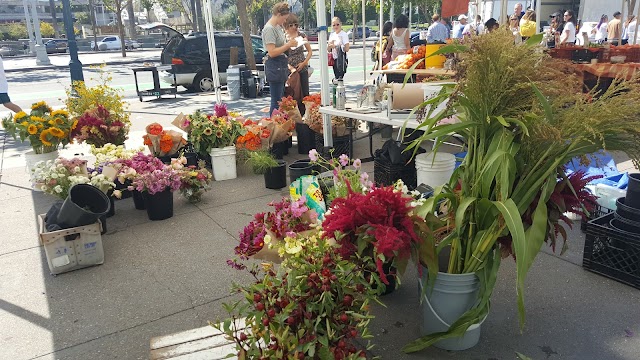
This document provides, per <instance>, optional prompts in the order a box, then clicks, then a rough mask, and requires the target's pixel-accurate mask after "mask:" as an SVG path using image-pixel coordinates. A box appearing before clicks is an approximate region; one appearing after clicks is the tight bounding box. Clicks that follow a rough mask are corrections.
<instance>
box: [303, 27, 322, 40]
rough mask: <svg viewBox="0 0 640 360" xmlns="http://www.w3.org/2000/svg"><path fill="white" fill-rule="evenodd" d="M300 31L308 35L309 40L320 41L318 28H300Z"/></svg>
mask: <svg viewBox="0 0 640 360" xmlns="http://www.w3.org/2000/svg"><path fill="white" fill-rule="evenodd" d="M300 31H302V32H303V33H304V34H305V35H307V40H309V41H311V42H316V41H318V30H315V29H309V30H305V29H300Z"/></svg>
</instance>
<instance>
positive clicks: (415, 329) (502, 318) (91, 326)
mask: <svg viewBox="0 0 640 360" xmlns="http://www.w3.org/2000/svg"><path fill="white" fill-rule="evenodd" d="M361 51H362V49H359V51H358V52H360V53H361ZM148 54H152V52H149V53H148ZM356 54H357V52H356V51H355V50H354V53H353V54H351V56H350V61H351V62H350V67H349V73H348V74H347V85H348V89H349V94H350V96H353V94H355V92H356V91H357V90H358V89H359V86H358V84H360V83H361V79H362V71H363V65H362V63H363V62H362V56H357V55H356ZM367 56H368V50H367ZM27 60H28V59H23V60H19V61H27ZM367 60H368V58H367ZM312 65H313V66H314V67H316V69H317V57H316V58H314V60H313V61H312ZM25 66H27V65H25ZM131 66H135V65H133V64H129V65H111V66H108V67H107V69H108V71H110V72H111V74H112V75H113V78H114V81H113V84H114V86H117V87H119V88H122V89H123V90H124V94H125V97H126V98H127V101H128V102H129V111H130V112H131V113H132V123H133V125H132V131H131V133H130V139H129V140H128V141H127V146H128V147H133V146H137V145H140V144H141V142H142V139H141V135H142V131H143V128H144V127H145V126H146V125H147V124H148V123H150V122H159V123H160V124H162V125H163V126H165V127H170V123H171V121H172V120H173V119H174V117H175V115H176V114H178V113H180V112H183V113H192V112H193V111H195V110H197V109H206V110H211V109H212V106H213V102H214V98H215V97H214V95H213V94H211V93H206V94H190V93H186V92H183V91H181V92H180V94H179V95H178V97H177V98H176V99H173V98H166V99H161V100H153V101H145V102H142V103H141V102H139V101H138V99H137V97H135V94H134V93H133V76H132V72H131ZM368 66H370V64H369V65H367V67H368ZM89 73H91V71H88V70H85V76H86V75H87V74H89ZM8 77H9V83H10V95H11V97H12V98H13V99H14V100H15V102H16V103H18V104H19V105H20V106H23V107H25V108H26V107H28V106H29V105H30V104H31V103H32V102H34V101H38V100H47V101H48V102H50V104H51V105H53V106H54V107H58V106H60V105H61V104H62V98H63V97H64V96H65V95H64V88H65V87H66V86H68V85H69V80H68V79H69V78H68V70H66V69H56V70H53V69H51V70H42V69H40V70H31V71H16V72H9V73H8ZM87 77H88V76H87ZM317 79H318V74H317V73H316V74H314V77H313V78H312V84H313V87H314V88H315V89H317V88H318V80H317ZM149 99H150V98H148V99H147V100H149ZM227 99H228V98H227V96H226V94H225V95H224V96H223V100H224V101H225V102H226V103H228V105H229V108H230V109H233V110H237V111H240V112H242V113H243V114H245V115H247V116H250V117H259V116H261V115H262V113H261V112H260V110H261V109H262V108H264V107H266V106H268V103H269V98H268V96H264V97H260V98H257V99H251V100H247V99H241V100H238V101H233V102H231V101H227ZM6 114H7V112H6V111H5V109H4V108H2V109H1V110H0V116H4V115H6ZM396 131H397V129H396ZM363 135H364V134H363V133H361V132H360V133H358V136H363ZM394 136H395V133H394ZM0 141H3V145H2V148H1V152H0V173H1V174H2V178H1V179H0V204H1V206H0V360H4V359H11V360H23V359H25V360H26V359H29V360H31V359H45V360H52V359H63V360H67V359H70V360H88V359H90V360H102V359H126V360H129V359H147V358H148V355H149V340H150V339H151V338H152V337H155V336H162V335H167V334H171V333H175V332H179V331H184V330H189V329H193V328H196V327H200V326H205V325H207V323H208V321H217V320H220V319H223V318H225V316H226V314H225V313H224V310H223V308H222V303H225V302H230V301H232V300H233V299H234V297H233V296H232V295H230V294H229V290H230V285H231V283H232V282H233V281H236V282H243V283H246V282H248V281H249V277H247V276H246V275H244V274H243V273H241V272H238V271H236V270H233V269H231V268H229V267H228V266H227V265H226V260H227V259H229V258H231V257H233V247H234V246H235V245H236V244H237V241H238V240H237V238H238V232H239V231H240V230H241V229H242V228H243V227H244V225H246V223H248V222H249V221H250V219H251V217H252V214H254V213H256V212H258V211H265V210H267V208H268V207H267V203H268V202H270V201H272V200H276V199H279V198H281V197H282V196H287V193H288V191H287V190H286V189H283V190H282V191H276V190H268V189H265V188H264V184H263V178H262V177H261V176H256V175H252V174H250V173H248V172H246V171H242V169H241V175H240V176H239V177H238V179H235V180H228V181H220V182H214V183H213V188H212V190H211V191H209V192H208V193H207V194H205V196H204V200H203V202H202V203H199V204H197V205H192V204H189V203H188V202H186V201H185V200H184V199H183V198H182V197H180V195H179V194H176V195H175V198H174V202H175V208H174V217H173V218H171V219H168V220H164V221H156V222H151V221H149V220H148V219H147V216H146V213H145V212H144V211H139V210H135V208H134V206H133V203H132V201H131V199H125V200H121V201H118V202H116V215H115V216H114V217H112V218H109V220H108V228H109V230H108V232H107V234H105V235H103V237H102V239H103V244H104V249H105V263H104V264H103V265H100V266H96V267H92V268H87V269H83V270H78V271H74V272H70V273H65V274H61V275H58V276H52V275H50V274H49V271H48V268H47V264H46V258H45V254H44V250H43V248H42V247H41V246H40V244H39V241H38V225H37V220H36V216H37V214H42V213H45V212H46V211H47V210H48V209H49V207H50V206H51V204H52V202H53V198H52V197H51V196H49V195H45V194H43V193H39V192H33V191H31V189H30V184H29V181H28V175H27V173H26V172H25V169H24V166H25V162H24V153H25V152H26V151H27V150H29V146H28V145H27V144H20V143H19V142H16V141H14V140H12V139H11V138H10V137H9V136H6V133H4V132H3V131H2V130H0ZM383 142H384V139H381V137H380V135H378V134H377V135H375V136H374V146H376V147H380V146H381V145H382V143H383ZM450 150H451V149H450ZM354 151H355V155H356V157H366V156H368V143H367V141H366V140H364V139H363V140H359V141H356V142H355V150H354ZM63 153H64V154H65V155H70V156H73V155H74V154H86V153H87V147H85V146H79V145H75V146H72V147H69V148H68V149H67V150H64V151H63ZM304 157H306V155H305V154H298V153H297V148H296V146H294V147H293V148H292V149H291V153H290V155H288V156H287V157H286V160H287V161H288V162H292V161H293V160H295V159H299V158H304ZM621 160H625V159H621ZM364 169H365V170H366V171H368V172H370V173H372V172H373V163H366V164H364ZM583 248H584V235H583V234H582V233H581V232H580V230H579V229H578V227H574V229H573V230H571V231H569V250H568V251H567V253H565V254H564V255H558V254H553V253H552V252H551V251H550V249H548V247H547V246H546V245H543V251H542V253H541V254H540V255H539V256H538V258H537V259H536V262H535V263H534V265H533V267H532V269H531V271H530V272H529V274H528V277H527V282H526V297H525V300H526V306H527V323H526V326H525V327H524V329H523V330H522V331H520V328H519V325H518V319H517V305H516V292H515V273H516V271H515V265H514V262H513V260H512V259H504V260H503V263H502V266H501V269H500V272H499V274H498V281H497V286H496V289H495V291H494V294H493V298H492V303H491V305H492V308H491V312H490V314H489V316H488V318H487V319H486V321H485V322H484V324H483V325H482V337H481V339H480V343H479V344H478V345H477V346H476V347H475V348H473V349H470V350H467V351H464V352H447V351H443V350H438V349H435V348H430V349H428V350H425V351H422V352H420V353H417V354H412V355H406V354H403V353H402V352H401V351H400V349H401V348H402V346H403V345H404V344H406V343H407V342H409V341H411V340H413V339H415V338H416V337H417V336H419V332H420V322H421V319H422V313H421V311H422V310H421V308H420V305H419V295H418V281H417V276H416V272H415V270H411V269H410V270H409V271H408V273H407V274H405V276H404V277H403V278H402V285H401V287H400V288H399V289H398V290H397V291H396V292H394V293H392V294H391V295H388V296H385V297H384V298H383V299H382V301H383V302H384V303H385V305H386V307H384V308H383V307H376V308H375V309H374V314H375V316H376V319H375V320H374V321H373V322H372V326H371V328H372V333H373V335H374V336H375V337H374V339H372V341H373V343H375V344H376V346H375V347H374V349H373V350H372V352H371V354H372V355H377V356H380V357H382V358H383V359H391V360H405V359H408V360H411V359H436V360H449V359H461V360H492V359H499V360H512V359H517V357H516V352H520V353H523V354H525V355H527V356H528V357H530V358H532V359H535V360H545V359H549V360H565V359H569V360H591V359H593V360H635V359H638V354H640V340H639V336H640V335H639V334H640V307H639V306H638V304H639V303H640V292H639V291H638V290H636V289H634V288H632V287H629V286H627V285H624V284H621V283H618V282H615V281H613V280H610V279H607V278H605V277H602V276H599V275H596V274H593V273H590V272H587V271H585V270H584V269H583V268H582V267H581V264H582V256H583Z"/></svg>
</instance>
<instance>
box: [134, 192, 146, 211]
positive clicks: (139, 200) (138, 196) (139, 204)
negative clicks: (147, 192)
mask: <svg viewBox="0 0 640 360" xmlns="http://www.w3.org/2000/svg"><path fill="white" fill-rule="evenodd" d="M131 193H132V196H133V206H135V207H136V209H138V210H144V209H146V208H147V206H146V205H145V203H144V195H143V194H142V193H141V192H140V191H138V190H133V191H132V192H131Z"/></svg>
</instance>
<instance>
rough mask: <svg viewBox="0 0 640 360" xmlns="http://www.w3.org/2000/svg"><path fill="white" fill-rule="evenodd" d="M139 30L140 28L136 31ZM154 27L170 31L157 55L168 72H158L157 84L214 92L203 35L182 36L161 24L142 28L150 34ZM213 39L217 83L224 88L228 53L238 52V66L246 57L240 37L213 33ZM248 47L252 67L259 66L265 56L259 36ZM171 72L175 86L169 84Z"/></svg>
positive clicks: (205, 40)
mask: <svg viewBox="0 0 640 360" xmlns="http://www.w3.org/2000/svg"><path fill="white" fill-rule="evenodd" d="M143 26H144V25H140V27H143ZM158 27H164V29H165V30H167V31H169V29H171V30H173V32H172V33H171V34H172V37H171V39H170V40H169V42H168V43H167V45H166V46H165V47H164V49H163V50H162V54H161V55H160V61H161V63H162V64H166V65H172V68H171V70H167V71H162V72H161V74H160V78H161V80H162V81H164V82H166V83H169V84H172V85H180V86H184V87H185V88H187V89H188V90H191V91H212V90H214V86H213V76H212V73H211V63H210V60H209V47H208V41H207V35H205V34H199V33H198V34H194V35H186V36H185V35H183V34H181V33H179V32H178V31H176V30H175V29H173V28H171V27H168V26H166V25H164V24H153V26H152V27H151V28H148V29H147V28H145V30H152V29H156V28H158ZM214 35H215V41H216V55H217V59H218V73H219V77H220V83H221V84H226V83H227V67H229V63H230V62H231V58H230V49H231V48H232V47H237V48H238V62H239V63H240V64H244V63H246V59H247V56H246V53H245V51H244V41H243V39H242V35H241V34H235V33H230V32H216V33H214ZM251 43H252V45H253V55H254V57H255V59H256V63H258V64H259V63H261V62H262V58H263V57H264V56H265V55H266V52H265V50H264V47H263V45H262V39H261V38H260V37H259V36H255V35H252V36H251ZM174 71H175V78H176V81H175V82H174V81H173V72H174Z"/></svg>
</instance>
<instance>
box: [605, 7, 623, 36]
mask: <svg viewBox="0 0 640 360" xmlns="http://www.w3.org/2000/svg"><path fill="white" fill-rule="evenodd" d="M621 17H622V14H621V13H620V11H616V12H614V13H613V20H611V21H609V24H608V25H607V40H609V41H611V42H614V41H616V40H618V39H620V37H621V36H622V20H620V18H621Z"/></svg>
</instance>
